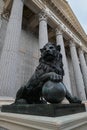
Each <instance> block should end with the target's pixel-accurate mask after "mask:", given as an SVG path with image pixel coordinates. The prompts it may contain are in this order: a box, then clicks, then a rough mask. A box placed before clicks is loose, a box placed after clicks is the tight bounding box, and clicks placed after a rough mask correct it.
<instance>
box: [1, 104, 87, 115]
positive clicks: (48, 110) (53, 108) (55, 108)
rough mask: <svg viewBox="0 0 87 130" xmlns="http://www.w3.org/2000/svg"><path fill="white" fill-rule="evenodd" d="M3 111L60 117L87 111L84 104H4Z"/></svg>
mask: <svg viewBox="0 0 87 130" xmlns="http://www.w3.org/2000/svg"><path fill="white" fill-rule="evenodd" d="M1 111H2V112H10V113H19V114H29V115H38V116H48V117H58V116H64V115H70V114H75V113H80V112H85V111H86V110H85V105H84V104H29V105H27V104H24V105H22V104H21V105H20V104H19V105H15V104H12V105H3V106H2V108H1Z"/></svg>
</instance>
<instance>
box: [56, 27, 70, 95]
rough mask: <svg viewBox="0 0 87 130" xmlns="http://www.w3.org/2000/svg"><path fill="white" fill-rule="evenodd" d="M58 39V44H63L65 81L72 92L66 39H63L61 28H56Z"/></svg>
mask: <svg viewBox="0 0 87 130" xmlns="http://www.w3.org/2000/svg"><path fill="white" fill-rule="evenodd" d="M56 41H57V45H60V46H61V54H62V56H63V65H64V66H63V68H64V73H65V75H64V77H63V82H64V84H65V85H66V87H67V89H68V90H69V92H71V83H70V77H69V70H68V63H67V59H66V53H65V47H64V41H63V34H62V30H61V29H59V28H57V29H56ZM71 93H72V92H71Z"/></svg>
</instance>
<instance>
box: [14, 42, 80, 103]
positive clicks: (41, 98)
mask: <svg viewBox="0 0 87 130" xmlns="http://www.w3.org/2000/svg"><path fill="white" fill-rule="evenodd" d="M60 50H61V48H60V46H59V45H58V46H57V45H55V44H52V43H50V42H49V43H47V44H46V45H45V46H44V47H43V48H42V49H40V51H41V57H40V59H39V65H38V66H37V68H36V70H35V72H34V74H33V75H32V77H31V78H30V79H29V81H28V82H27V84H26V85H24V86H23V87H21V88H20V89H19V90H18V92H17V94H16V99H15V103H28V104H40V103H47V102H49V103H60V102H61V101H62V100H63V99H64V98H65V97H66V98H67V100H68V101H69V102H70V103H81V100H79V99H78V98H76V97H72V95H71V94H70V93H69V91H68V90H67V88H66V86H65V85H64V84H63V76H64V70H63V63H62V54H61V53H60Z"/></svg>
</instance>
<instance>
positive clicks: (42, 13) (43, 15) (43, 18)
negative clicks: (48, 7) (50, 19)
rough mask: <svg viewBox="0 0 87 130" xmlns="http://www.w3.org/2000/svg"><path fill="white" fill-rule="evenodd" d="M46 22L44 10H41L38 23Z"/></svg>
mask: <svg viewBox="0 0 87 130" xmlns="http://www.w3.org/2000/svg"><path fill="white" fill-rule="evenodd" d="M42 20H44V21H47V14H46V12H45V11H44V10H42V11H41V12H40V13H39V21H42Z"/></svg>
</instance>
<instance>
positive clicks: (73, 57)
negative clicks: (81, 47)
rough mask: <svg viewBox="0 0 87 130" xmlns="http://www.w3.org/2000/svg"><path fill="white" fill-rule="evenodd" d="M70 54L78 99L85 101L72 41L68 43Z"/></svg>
mask: <svg viewBox="0 0 87 130" xmlns="http://www.w3.org/2000/svg"><path fill="white" fill-rule="evenodd" d="M70 52H71V58H72V63H73V69H74V75H75V81H76V86H77V90H78V94H79V98H80V99H81V100H86V95H85V89H84V83H83V78H82V74H81V70H80V66H79V60H78V56H77V51H76V47H75V44H74V43H73V41H70Z"/></svg>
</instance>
